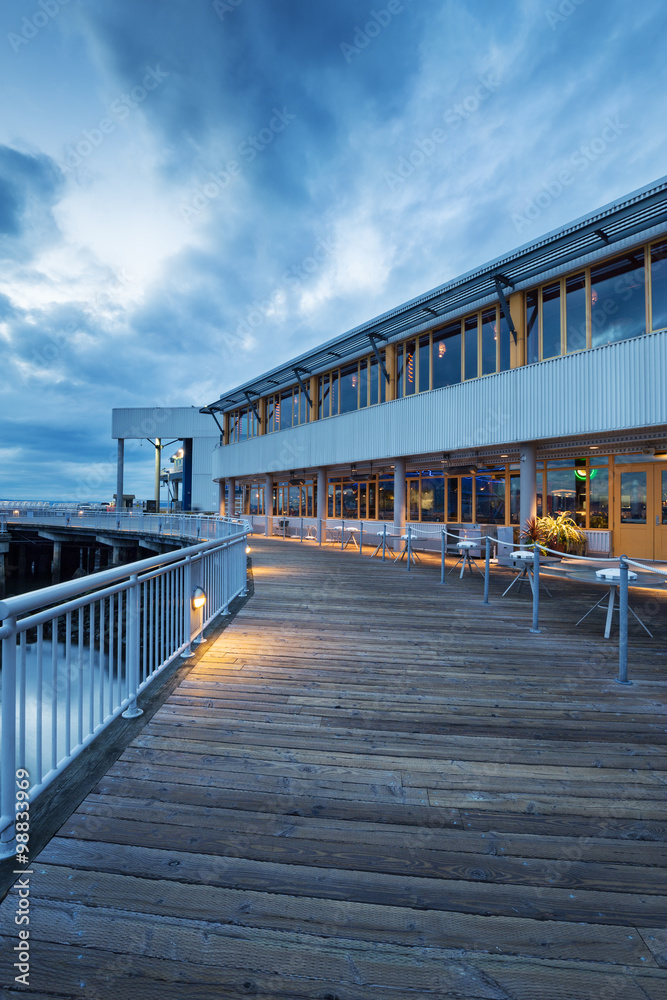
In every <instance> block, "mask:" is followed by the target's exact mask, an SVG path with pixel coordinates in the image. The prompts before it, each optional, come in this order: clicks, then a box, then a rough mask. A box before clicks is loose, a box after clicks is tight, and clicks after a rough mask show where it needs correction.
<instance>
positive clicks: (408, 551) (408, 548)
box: [406, 524, 412, 569]
mask: <svg viewBox="0 0 667 1000" xmlns="http://www.w3.org/2000/svg"><path fill="white" fill-rule="evenodd" d="M406 549H407V553H408V569H411V568H412V567H411V563H412V525H411V524H409V525H408V537H407V543H406Z"/></svg>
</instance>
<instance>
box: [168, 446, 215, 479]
mask: <svg viewBox="0 0 667 1000" xmlns="http://www.w3.org/2000/svg"><path fill="white" fill-rule="evenodd" d="M218 440H219V437H196V438H193V440H192V474H193V476H196V475H205V476H208V477H209V478H212V476H213V473H212V465H211V462H212V456H213V450H214V448H215V446H216V445H217V443H218ZM175 447H176V445H174V448H175Z"/></svg>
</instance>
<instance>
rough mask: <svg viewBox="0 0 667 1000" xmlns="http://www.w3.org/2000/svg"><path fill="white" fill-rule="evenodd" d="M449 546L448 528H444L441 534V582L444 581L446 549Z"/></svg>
mask: <svg viewBox="0 0 667 1000" xmlns="http://www.w3.org/2000/svg"><path fill="white" fill-rule="evenodd" d="M446 548H447V529H446V528H443V529H442V532H441V534H440V583H444V582H445V579H446V576H445V550H446Z"/></svg>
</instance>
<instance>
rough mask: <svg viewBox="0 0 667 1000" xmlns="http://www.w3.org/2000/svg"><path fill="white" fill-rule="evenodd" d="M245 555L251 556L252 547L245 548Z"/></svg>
mask: <svg viewBox="0 0 667 1000" xmlns="http://www.w3.org/2000/svg"><path fill="white" fill-rule="evenodd" d="M245 554H246V555H247V556H249V555H250V546H249V545H246V547H245Z"/></svg>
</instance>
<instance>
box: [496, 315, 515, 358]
mask: <svg viewBox="0 0 667 1000" xmlns="http://www.w3.org/2000/svg"><path fill="white" fill-rule="evenodd" d="M498 313H499V316H500V367H499V369H498V370H499V371H501V372H506V371H509V369H510V367H511V365H510V359H511V349H512V347H511V345H512V339H513V338H512V334H511V333H510V328H509V326H508V325H507V320H506V319H505V314H504V313H503V311H502V309H499V310H498Z"/></svg>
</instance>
